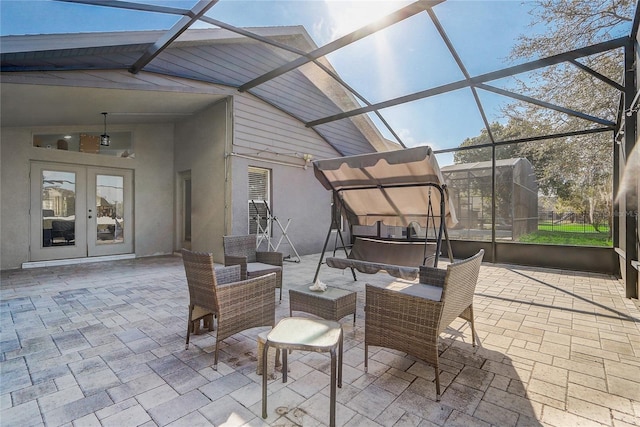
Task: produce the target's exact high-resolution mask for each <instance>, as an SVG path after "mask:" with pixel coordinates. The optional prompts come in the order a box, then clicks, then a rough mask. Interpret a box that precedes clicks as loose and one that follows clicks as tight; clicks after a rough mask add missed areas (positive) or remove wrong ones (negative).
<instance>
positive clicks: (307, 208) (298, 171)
mask: <svg viewBox="0 0 640 427" xmlns="http://www.w3.org/2000/svg"><path fill="white" fill-rule="evenodd" d="M249 166H253V167H260V168H264V169H269V170H270V171H271V190H272V194H271V199H272V200H271V208H272V209H273V214H274V215H275V216H276V217H277V218H278V219H279V220H280V223H281V224H282V226H283V227H285V226H286V225H287V220H288V219H289V218H291V223H290V224H289V227H288V228H287V235H288V236H289V239H291V242H292V243H293V245H294V247H295V249H296V250H297V251H298V253H299V254H300V255H307V254H312V253H318V252H320V251H321V250H322V245H323V243H324V240H325V237H326V235H327V231H328V229H329V223H330V221H331V193H330V192H329V191H327V190H325V189H324V187H322V185H320V183H319V182H318V180H317V179H316V178H315V176H314V175H313V167H309V168H308V169H307V170H304V169H302V167H297V168H296V167H292V166H283V165H278V164H274V163H268V162H261V161H259V160H251V159H245V158H239V157H233V158H232V170H233V183H234V191H233V197H234V203H233V224H232V234H247V231H248V230H247V227H248V220H247V218H248V215H249V205H248V199H249V189H248V187H249V186H248V168H249ZM272 230H273V240H272V243H273V244H274V245H275V244H277V243H278V240H279V238H280V236H281V234H282V233H281V231H280V228H279V227H278V226H277V224H275V223H274V224H273V228H272ZM331 243H333V241H332V242H331ZM263 249H264V250H266V246H264V248H263ZM279 251H280V252H282V253H283V254H284V255H285V256H286V255H291V257H292V258H293V257H295V253H294V252H293V251H292V250H291V248H290V247H289V244H288V242H287V241H286V239H283V240H282V244H281V245H280V247H279Z"/></svg>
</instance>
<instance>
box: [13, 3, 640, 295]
mask: <svg viewBox="0 0 640 427" xmlns="http://www.w3.org/2000/svg"><path fill="white" fill-rule="evenodd" d="M544 3H546V4H547V6H548V8H545V7H543V2H536V1H531V2H529V1H524V2H515V1H514V2H491V1H474V2H462V1H444V0H420V1H415V2H398V1H395V2H379V4H378V5H377V7H375V8H372V7H371V6H370V5H369V6H367V5H366V2H363V3H362V4H359V2H347V1H345V2H343V1H335V2H315V1H314V2H305V1H301V2H298V1H291V2H268V1H255V2H237V1H233V0H220V1H209V0H200V1H195V0H193V1H187V0H185V1H179V2H178V1H176V2H159V1H158V2H154V1H145V2H133V1H132V2H124V1H109V2H103V1H93V0H71V1H69V0H67V1H46V2H38V1H32V2H2V3H0V6H1V7H2V19H3V21H2V30H1V31H2V36H3V37H2V54H1V66H2V68H1V71H2V80H3V99H2V102H3V104H2V107H3V114H2V126H3V129H6V128H11V127H18V126H31V127H33V128H34V129H37V128H38V127H42V126H53V125H55V124H56V123H59V124H66V123H74V124H76V125H84V124H93V125H95V126H102V119H103V117H102V116H101V115H100V113H101V112H104V111H109V109H113V110H115V111H120V112H122V111H123V110H124V109H125V107H126V106H127V105H128V104H129V103H131V102H132V101H133V98H134V97H135V96H136V93H135V92H132V93H127V91H126V90H122V91H119V92H118V95H119V96H118V97H113V96H110V92H109V91H101V92H100V93H99V94H97V95H96V96H84V97H82V98H77V99H66V100H65V101H66V102H65V103H64V105H65V108H60V105H61V102H60V101H61V100H60V99H57V98H55V97H53V98H52V97H48V96H47V95H46V94H44V95H41V96H38V95H36V93H37V90H38V87H39V85H38V84H37V83H33V82H34V81H37V80H38V79H43V80H44V79H49V80H47V81H51V79H57V78H59V77H62V76H63V75H64V73H68V72H75V73H81V74H83V75H84V76H85V77H87V79H88V78H89V77H91V76H95V75H98V74H99V73H100V72H104V71H114V70H118V71H120V72H123V73H128V74H129V75H130V76H137V77H139V78H143V79H146V80H147V81H149V82H151V81H154V80H155V79H159V78H160V77H162V78H167V79H172V78H180V79H187V80H188V81H189V82H191V83H193V86H194V87H196V86H197V85H205V86H206V85H217V86H219V87H224V88H226V89H229V90H230V91H233V92H234V93H238V94H248V95H250V96H251V97H252V99H257V100H260V101H261V102H263V103H265V104H268V105H269V106H271V107H273V108H275V109H278V110H279V111H281V112H283V113H284V114H286V115H287V117H288V118H289V119H291V120H294V121H296V122H297V123H302V124H303V125H304V127H305V128H306V129H311V130H312V131H313V132H314V135H317V136H318V138H320V139H321V140H323V141H325V142H326V144H328V146H330V147H331V149H332V150H335V153H337V155H339V156H350V155H359V154H366V153H368V152H373V151H386V150H403V149H406V148H411V147H415V146H422V145H428V146H430V147H431V149H432V150H433V153H434V154H435V155H436V158H437V160H438V163H439V165H440V166H441V168H442V172H443V175H444V176H445V179H446V180H447V181H448V186H449V189H450V191H451V195H452V200H453V203H454V204H455V208H456V210H457V213H458V217H459V219H460V224H459V225H458V227H457V228H456V229H452V230H450V231H451V236H450V237H451V240H452V249H453V253H454V256H455V257H456V258H465V257H468V256H470V255H472V254H474V253H476V252H477V251H478V250H479V249H480V248H482V249H485V256H484V261H485V262H494V263H514V264H521V265H533V266H544V267H553V268H563V269H570V270H583V271H598V272H607V273H611V274H617V275H620V276H621V277H623V278H624V282H625V287H626V289H625V291H626V295H627V297H629V298H637V297H638V248H639V239H638V215H637V213H638V204H637V194H638V185H639V182H638V181H639V178H638V172H637V169H638V164H637V162H635V161H634V160H633V159H634V157H633V156H634V154H633V153H634V147H636V146H637V144H636V139H637V137H638V123H637V112H638V108H639V99H640V95H639V94H640V92H639V91H638V87H639V85H640V83H639V79H638V62H639V61H640V52H639V48H638V46H639V43H638V25H639V22H640V21H639V19H640V18H639V17H640V14H639V12H638V10H637V3H636V2H635V1H632V0H623V1H617V2H595V1H593V2H592V1H583V2H570V3H571V5H572V7H571V8H570V7H565V4H567V3H566V2H564V1H561V0H552V1H550V2H544ZM600 8H604V9H600ZM43 14H44V15H46V16H47V17H48V18H51V17H61V18H60V19H41V18H38V17H41V16H43ZM8 17H13V18H14V19H9V18H8ZM18 17H19V18H18ZM62 17H64V19H63V18H62ZM320 17H322V19H321V18H320ZM328 22H330V23H332V24H330V25H329V24H327V23H328ZM18 24H19V25H18ZM30 25H31V26H30ZM276 26H291V28H293V29H294V30H295V32H296V33H297V37H294V36H291V35H283V34H276V32H275V31H274V30H273V29H269V30H260V29H258V28H257V27H276ZM207 29H218V30H220V33H219V34H226V35H227V36H228V35H229V34H232V35H234V37H237V38H238V39H242V40H244V41H249V42H250V43H251V46H252V47H249V48H247V47H244V46H243V47H242V48H239V47H238V46H236V47H237V50H234V48H233V46H232V44H229V45H225V47H224V49H223V48H220V47H217V46H216V45H215V43H214V42H213V41H211V45H210V46H209V47H201V46H195V43H196V41H195V40H196V39H197V38H198V37H199V38H204V36H203V35H201V34H204V33H198V32H199V31H204V30H207ZM142 30H147V31H148V30H153V31H155V32H153V33H147V34H146V36H145V37H146V38H145V39H141V38H136V40H138V41H139V42H137V43H133V42H127V41H126V40H125V39H126V38H123V37H120V39H118V40H117V43H116V41H114V40H115V39H116V37H117V35H118V32H122V31H129V32H132V33H134V32H136V31H142ZM95 31H100V32H104V37H102V38H101V40H100V42H99V43H97V44H96V45H94V46H84V45H81V44H78V45H76V46H64V48H62V47H60V46H59V45H57V44H56V43H57V40H58V41H59V40H62V38H61V37H62V36H63V35H65V34H67V33H81V32H95ZM28 34H32V35H31V36H27V35H28ZM187 34H191V35H190V37H191V38H190V39H188V42H185V43H182V44H180V43H181V41H182V40H185V37H186V35H187ZM194 34H195V35H194ZM194 37H195V39H194ZM215 37H219V36H215ZM301 40H304V43H303V42H302V41H301ZM34 41H39V42H41V44H40V45H39V46H41V47H40V48H39V49H38V50H30V49H29V46H30V43H32V42H34ZM74 43H75V42H74ZM78 43H80V42H78ZM216 49H218V50H216ZM212 52H214V53H215V54H212ZM229 58H232V61H229ZM252 60H253V62H252ZM238 64H242V67H243V68H242V70H240V69H239V67H240V65H238ZM176 65H178V66H177V67H176ZM25 79H32V80H30V82H31V83H30V92H29V94H30V95H33V96H30V97H29V100H31V101H32V102H31V104H30V105H28V106H25V105H22V103H24V102H25V101H24V100H23V98H24V99H26V98H25V97H23V96H21V94H22V93H23V92H20V90H19V89H21V88H24V86H20V85H23V84H24V83H25V81H26V80H25ZM33 79H35V80H33ZM65 84H67V85H68V84H69V83H65ZM110 84H113V85H120V88H121V89H127V88H128V86H127V85H128V84H130V81H129V79H128V78H127V77H126V75H120V76H119V77H118V78H117V79H115V80H114V81H111V82H110ZM77 86H86V87H88V86H89V83H86V81H85V79H79V83H78V84H77ZM176 86H177V85H176ZM194 87H192V88H189V89H188V90H191V91H196V90H197V89H194ZM40 88H42V85H40ZM309 88H312V89H309ZM171 90H172V91H175V93H180V92H181V91H185V92H186V89H185V88H184V87H182V88H178V87H175V88H172V89H171ZM320 94H321V95H322V96H325V97H328V98H329V99H330V100H331V105H330V106H328V107H327V104H323V105H322V106H321V105H320V103H319V102H318V99H319V96H320ZM34 100H36V101H35V102H34ZM102 101H109V102H107V103H102ZM164 101H165V102H163V103H156V104H153V103H149V104H148V105H146V106H144V110H143V111H137V112H136V113H138V114H139V117H142V118H139V119H138V120H140V121H141V122H143V121H145V120H146V121H148V122H153V120H154V119H155V118H157V117H159V116H161V115H163V114H164V115H168V114H174V115H175V114H178V115H179V114H181V111H180V107H181V106H180V102H179V101H178V100H177V98H176V101H174V102H175V104H174V105H173V108H172V104H171V103H172V101H171V98H170V97H167V98H165V99H164ZM161 105H162V106H163V107H165V108H164V110H163V109H161V108H160V106H161ZM8 106H10V107H11V108H7V107H8ZM72 107H75V109H73V110H70V108H72ZM320 107H322V108H320ZM125 111H126V110H125ZM27 112H28V114H27ZM89 113H91V114H89ZM65 114H66V116H65ZM228 114H229V115H233V113H232V112H229V113H228ZM253 114H254V115H253V117H255V118H256V119H257V118H258V116H259V114H257V113H256V112H255V111H253ZM154 115H155V116H154ZM71 116H73V117H71ZM250 116H251V114H248V115H247V117H250ZM109 117H110V125H121V126H123V125H126V124H127V123H131V120H132V119H131V116H129V115H127V114H120V115H117V114H113V115H110V116H109ZM243 118H246V117H243ZM105 126H106V125H105ZM372 127H375V129H376V131H375V132H373V131H371V129H372ZM287 131H290V129H284V128H283V129H282V132H287ZM105 133H106V131H105ZM244 136H246V137H247V138H248V139H249V140H250V139H251V138H254V139H255V138H264V140H265V141H267V142H265V143H266V144H267V145H269V146H268V147H267V148H268V149H264V150H261V151H259V152H256V153H251V154H252V155H253V156H254V157H255V158H258V157H259V158H268V159H269V161H271V162H273V163H274V164H275V163H278V162H280V163H283V162H284V163H286V162H287V161H288V162H292V161H294V160H295V162H298V163H299V164H300V167H305V170H306V166H307V165H308V163H309V162H310V161H311V160H318V158H312V157H309V155H308V151H306V150H307V149H308V148H307V147H306V146H304V144H303V143H302V142H301V143H300V149H299V150H293V151H286V152H285V150H283V149H282V148H280V145H279V142H280V138H281V136H282V135H281V134H280V133H279V132H272V133H270V134H269V135H268V137H265V136H264V135H259V134H258V133H257V132H256V133H254V134H252V133H250V132H248V133H247V134H246V135H244ZM379 136H381V137H379ZM372 141H375V142H372ZM3 148H6V147H5V146H3ZM178 151H179V149H178V148H176V152H178ZM636 151H637V149H636ZM13 153H14V152H13V151H11V150H3V158H4V160H3V161H5V162H9V161H10V157H11V156H13V155H14V154H13ZM326 157H330V156H328V155H327V156H326ZM635 158H636V159H637V157H635ZM283 159H284V160H283ZM132 161H133V162H135V161H138V160H136V159H133V160H132ZM634 171H635V172H634ZM309 172H311V171H309ZM25 176H26V172H25ZM3 180H4V176H3ZM315 184H317V183H315ZM3 190H4V188H3ZM3 193H6V191H3ZM7 197H8V196H7ZM193 197H194V198H195V197H197V195H195V194H194V195H193ZM10 202H11V200H10V199H3V204H2V205H3V220H5V218H9V217H15V216H17V215H27V212H26V211H25V212H22V213H20V212H9V211H7V210H6V209H10V206H11V203H10ZM542 206H546V207H549V208H551V209H564V210H570V211H574V212H578V213H580V214H581V215H583V217H585V218H594V217H595V216H596V215H595V213H596V212H605V213H606V215H607V220H606V221H604V223H606V224H607V225H606V227H604V226H600V224H598V226H597V227H595V228H594V229H593V230H591V229H590V230H589V234H590V235H589V236H588V237H589V238H590V239H592V240H589V239H586V238H584V237H585V236H576V235H573V234H571V235H569V234H567V233H569V232H566V231H562V230H553V231H551V232H550V233H549V232H548V230H546V229H543V227H542V226H541V224H540V222H539V221H538V210H539V208H541V207H542ZM276 211H277V210H276ZM329 211H330V210H329V209H327V215H330V212H329ZM7 212H8V214H5V213H7ZM9 214H10V215H9ZM169 214H170V212H169ZM243 221H244V222H243V223H246V222H247V220H246V218H245V219H243ZM302 221H304V219H301V218H298V219H296V220H295V221H294V222H298V223H299V222H302ZM327 221H328V220H327ZM587 225H589V224H587ZM305 227H307V228H308V227H313V224H305ZM4 228H5V226H3V229H4ZM9 228H11V227H9ZM150 228H152V227H150ZM562 233H565V234H562ZM410 234H411V233H405V235H404V237H410ZM524 236H535V237H536V239H537V240H536V239H533V240H527V242H528V243H522V241H521V240H522V238H523V237H524ZM301 237H304V236H301V235H299V236H292V238H293V240H294V241H297V239H300V238H301ZM399 237H402V235H401V234H400V236H399ZM595 241H599V242H600V243H598V244H596V243H594V242H595ZM320 244H321V243H320Z"/></svg>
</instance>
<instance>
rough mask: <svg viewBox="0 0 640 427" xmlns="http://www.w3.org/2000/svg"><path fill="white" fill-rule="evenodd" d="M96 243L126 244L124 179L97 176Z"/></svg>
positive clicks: (120, 177) (111, 176)
mask: <svg viewBox="0 0 640 427" xmlns="http://www.w3.org/2000/svg"><path fill="white" fill-rule="evenodd" d="M95 212H96V243H97V244H99V245H105V244H114V243H122V242H124V178H123V177H122V176H113V175H96V211H95Z"/></svg>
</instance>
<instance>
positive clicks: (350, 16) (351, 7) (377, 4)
mask: <svg viewBox="0 0 640 427" xmlns="http://www.w3.org/2000/svg"><path fill="white" fill-rule="evenodd" d="M325 3H326V5H327V10H328V11H329V17H330V19H331V20H332V22H331V24H330V27H331V39H332V40H335V39H338V38H340V37H342V36H344V35H346V34H349V33H351V32H353V31H355V30H357V29H359V28H362V27H364V26H365V25H367V24H370V23H372V22H375V21H376V20H378V19H380V18H382V17H384V16H385V15H388V14H389V13H391V12H393V11H395V10H398V9H400V8H402V7H404V6H405V5H407V4H408V3H409V2H405V1H397V0H396V1H387V0H349V1H346V0H325Z"/></svg>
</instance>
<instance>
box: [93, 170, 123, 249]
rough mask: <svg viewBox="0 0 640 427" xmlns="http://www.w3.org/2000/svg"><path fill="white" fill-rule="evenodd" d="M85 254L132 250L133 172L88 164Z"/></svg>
mask: <svg viewBox="0 0 640 427" xmlns="http://www.w3.org/2000/svg"><path fill="white" fill-rule="evenodd" d="M87 175H88V189H89V190H88V193H87V199H88V202H87V203H88V204H89V206H90V208H89V213H88V227H89V232H88V236H89V239H88V242H87V244H88V256H99V255H116V254H126V253H131V252H133V231H132V225H133V221H132V218H133V196H132V190H133V173H132V171H130V170H127V169H122V170H120V169H106V168H88V173H87Z"/></svg>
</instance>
